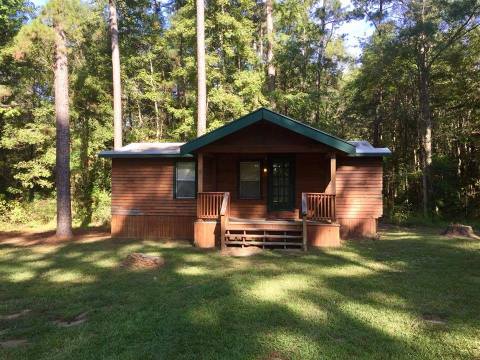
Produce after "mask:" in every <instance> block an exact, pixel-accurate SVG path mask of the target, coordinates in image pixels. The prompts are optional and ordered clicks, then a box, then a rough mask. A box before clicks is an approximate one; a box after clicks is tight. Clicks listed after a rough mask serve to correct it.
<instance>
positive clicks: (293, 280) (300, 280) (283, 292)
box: [248, 274, 311, 301]
mask: <svg viewBox="0 0 480 360" xmlns="http://www.w3.org/2000/svg"><path fill="white" fill-rule="evenodd" d="M310 280H311V279H310V278H309V277H308V276H306V275H294V274H290V275H283V276H277V277H275V278H273V279H266V280H260V281H257V282H256V283H255V285H254V286H253V287H252V288H251V289H250V290H249V291H248V293H249V295H251V296H252V297H254V298H255V299H259V300H264V301H279V300H283V299H286V298H288V297H289V296H290V295H292V292H294V291H301V290H307V289H309V288H310Z"/></svg>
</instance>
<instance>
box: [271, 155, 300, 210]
mask: <svg viewBox="0 0 480 360" xmlns="http://www.w3.org/2000/svg"><path fill="white" fill-rule="evenodd" d="M268 163H269V166H268V167H269V169H268V210H269V211H285V210H286V211H290V210H293V209H294V207H295V171H294V161H293V158H291V157H272V158H270V159H269V162H268Z"/></svg>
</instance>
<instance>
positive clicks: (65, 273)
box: [43, 269, 97, 284]
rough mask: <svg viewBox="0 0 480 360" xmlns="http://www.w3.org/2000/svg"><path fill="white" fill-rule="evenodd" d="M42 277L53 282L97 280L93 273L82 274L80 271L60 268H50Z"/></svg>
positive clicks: (87, 281)
mask: <svg viewBox="0 0 480 360" xmlns="http://www.w3.org/2000/svg"><path fill="white" fill-rule="evenodd" d="M43 277H44V278H46V279H48V280H49V281H51V282H55V283H64V282H69V283H78V284H82V283H93V282H95V281H96V280H97V278H96V276H94V275H87V274H83V273H81V272H80V271H74V270H61V269H55V270H50V271H48V272H46V273H44V274H43Z"/></svg>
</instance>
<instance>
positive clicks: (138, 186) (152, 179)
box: [112, 158, 196, 240]
mask: <svg viewBox="0 0 480 360" xmlns="http://www.w3.org/2000/svg"><path fill="white" fill-rule="evenodd" d="M175 162H176V160H175V159H167V158H151V159H113V160H112V235H114V236H117V237H129V238H138V237H140V238H145V237H147V238H157V239H188V240H191V239H193V222H194V221H195V218H196V200H195V199H175V197H174V171H175Z"/></svg>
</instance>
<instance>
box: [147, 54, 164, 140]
mask: <svg viewBox="0 0 480 360" xmlns="http://www.w3.org/2000/svg"><path fill="white" fill-rule="evenodd" d="M149 61H150V86H151V87H152V91H153V92H155V94H156V93H157V87H156V86H155V82H154V79H153V63H152V59H149ZM153 106H154V109H155V129H156V131H155V138H156V140H157V141H158V140H160V139H161V138H162V137H163V119H162V120H160V111H159V109H158V101H157V99H155V100H153Z"/></svg>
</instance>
